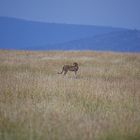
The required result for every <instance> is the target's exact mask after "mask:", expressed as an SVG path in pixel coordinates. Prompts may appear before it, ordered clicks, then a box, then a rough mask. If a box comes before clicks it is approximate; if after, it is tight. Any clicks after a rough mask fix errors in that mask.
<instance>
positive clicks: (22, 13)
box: [0, 0, 140, 29]
mask: <svg viewBox="0 0 140 140" xmlns="http://www.w3.org/2000/svg"><path fill="white" fill-rule="evenodd" d="M0 16H7V17H16V18H23V19H28V20H33V21H43V22H51V23H52V22H53V23H67V24H86V25H103V26H112V27H124V28H130V29H140V0H0Z"/></svg>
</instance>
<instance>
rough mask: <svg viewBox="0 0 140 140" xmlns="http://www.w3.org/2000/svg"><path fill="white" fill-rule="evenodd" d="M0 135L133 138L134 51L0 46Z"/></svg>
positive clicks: (138, 75)
mask: <svg viewBox="0 0 140 140" xmlns="http://www.w3.org/2000/svg"><path fill="white" fill-rule="evenodd" d="M73 62H78V63H79V67H80V69H79V72H78V76H77V78H75V77H74V73H71V72H69V73H68V75H67V76H66V77H64V76H62V75H58V74H57V72H59V71H61V68H62V66H63V65H64V64H72V63H73ZM0 139H1V140H139V139H140V55H139V54H128V53H125V54H123V53H111V52H105V53H103V52H90V51H89V52H62V51H60V52H29V51H6V50H1V51H0Z"/></svg>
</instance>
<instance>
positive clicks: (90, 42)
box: [50, 30, 140, 52]
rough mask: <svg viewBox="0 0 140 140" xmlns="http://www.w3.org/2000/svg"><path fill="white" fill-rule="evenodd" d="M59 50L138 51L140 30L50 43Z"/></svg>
mask: <svg viewBox="0 0 140 140" xmlns="http://www.w3.org/2000/svg"><path fill="white" fill-rule="evenodd" d="M50 48H53V49H57V48H59V49H61V50H63V49H64V50H100V51H119V52H140V31H138V30H125V31H115V32H111V33H106V34H102V35H97V36H93V37H89V38H84V39H79V40H74V41H70V42H66V43H62V44H57V45H52V46H51V47H50Z"/></svg>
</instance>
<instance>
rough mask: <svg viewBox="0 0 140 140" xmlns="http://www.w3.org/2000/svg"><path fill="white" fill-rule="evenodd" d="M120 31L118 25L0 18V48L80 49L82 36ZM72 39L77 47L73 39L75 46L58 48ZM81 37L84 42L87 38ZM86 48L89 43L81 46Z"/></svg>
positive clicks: (87, 36)
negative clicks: (57, 22) (78, 44)
mask: <svg viewBox="0 0 140 140" xmlns="http://www.w3.org/2000/svg"><path fill="white" fill-rule="evenodd" d="M124 30H125V29H122V28H112V27H103V26H89V25H87V26H86V25H73V24H56V23H42V22H34V21H27V20H22V19H16V18H8V17H0V48H1V49H24V50H25V49H28V50H38V49H39V50H44V49H45V50H51V49H57V50H59V49H67V48H68V49H84V48H83V47H84V45H82V42H84V40H82V39H84V38H89V37H91V36H97V35H102V34H106V33H111V32H116V31H124ZM73 40H77V41H76V42H77V43H78V42H79V43H80V42H81V43H80V46H77V45H76V44H77V43H76V42H73V43H74V44H75V45H74V44H73V43H72V45H74V46H71V45H70V44H71V43H68V44H69V45H68V46H69V47H68V46H66V47H64V46H63V45H62V46H63V47H62V46H61V45H60V44H63V43H65V42H71V41H73ZM85 40H87V41H88V39H85ZM89 40H90V39H89ZM93 40H94V39H93ZM87 41H86V44H87V45H88V44H90V42H87ZM99 42H100V40H99ZM57 44H59V45H57ZM60 46H61V47H60ZM51 47H52V48H51ZM55 47H56V48H55ZM59 47H60V48H59ZM70 47H72V48H70ZM87 47H90V48H91V47H93V46H91V45H90V46H86V47H85V49H86V48H87ZM104 49H105V48H104Z"/></svg>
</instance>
